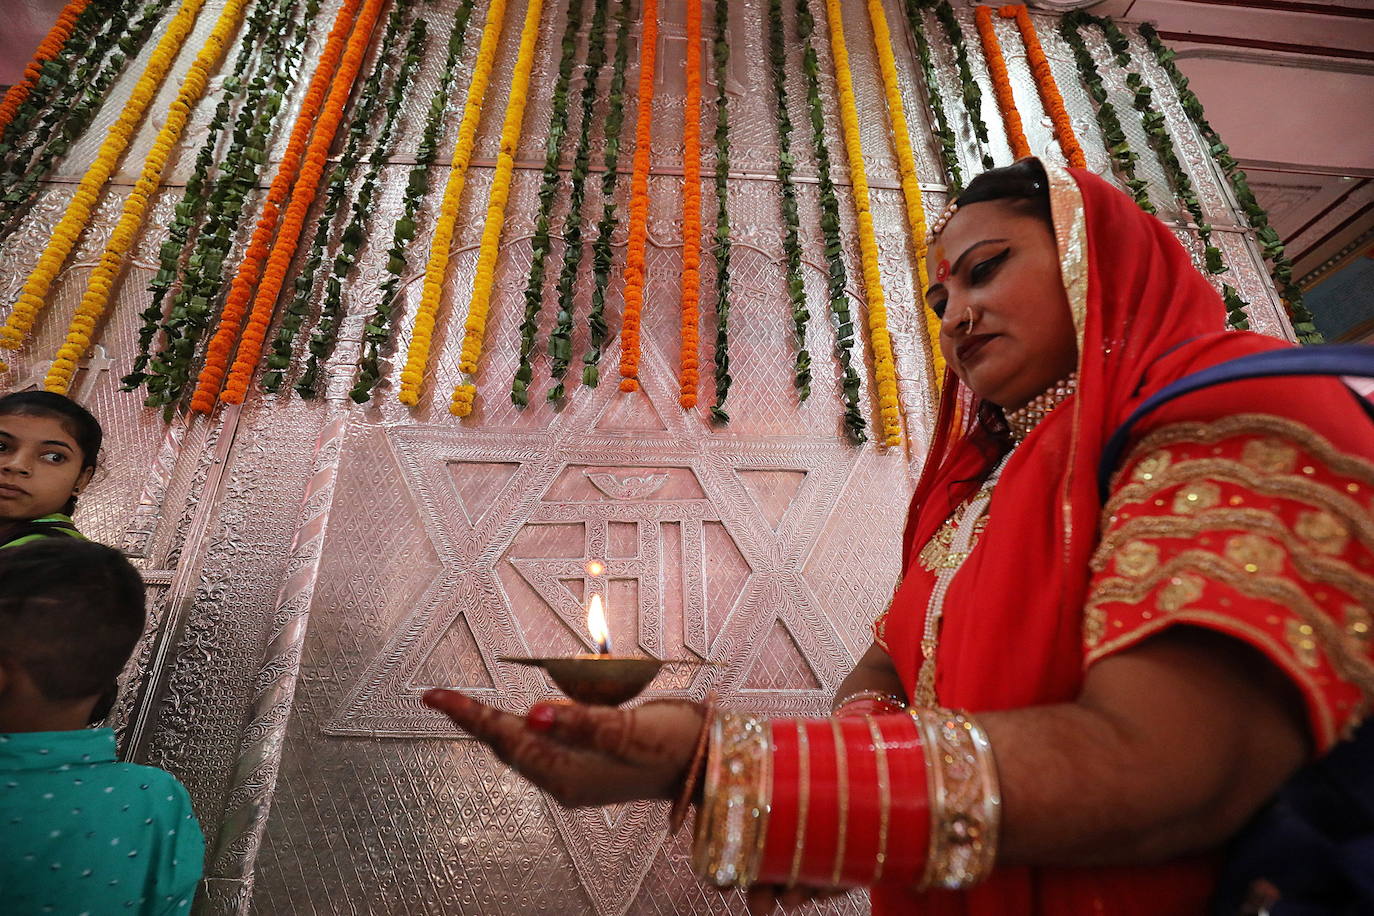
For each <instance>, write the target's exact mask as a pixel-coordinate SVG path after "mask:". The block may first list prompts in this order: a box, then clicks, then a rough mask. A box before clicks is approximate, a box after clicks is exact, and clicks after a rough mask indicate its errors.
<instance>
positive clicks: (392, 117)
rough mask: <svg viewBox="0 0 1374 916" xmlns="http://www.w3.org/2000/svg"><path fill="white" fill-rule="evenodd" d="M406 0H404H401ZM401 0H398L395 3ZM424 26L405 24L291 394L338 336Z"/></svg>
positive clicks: (305, 389)
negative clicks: (397, 62) (347, 286)
mask: <svg viewBox="0 0 1374 916" xmlns="http://www.w3.org/2000/svg"><path fill="white" fill-rule="evenodd" d="M405 2H408V0H405ZM401 5H402V4H400V3H398V4H397V6H398V8H399V7H400V6H401ZM426 30H427V26H426V24H425V20H423V19H416V20H415V21H414V22H413V23H412V24H411V26H410V37H409V38H408V39H407V40H406V46H405V51H404V52H403V57H402V59H401V69H400V71H399V72H398V73H397V74H396V79H395V81H394V82H392V84H391V94H390V95H388V96H387V100H386V115H385V117H384V118H383V121H382V130H381V132H380V133H379V134H378V136H377V143H376V145H375V146H374V147H373V149H372V154H371V155H370V156H369V157H368V160H367V171H366V172H364V173H363V182H362V185H361V187H359V188H358V194H357V196H356V197H354V198H353V205H352V213H351V216H350V218H349V222H348V225H347V226H345V227H344V230H343V234H342V236H341V237H340V239H339V250H338V251H337V252H336V253H335V255H334V263H333V266H332V268H331V270H330V276H329V278H328V279H327V280H326V281H325V296H324V306H323V307H322V308H321V309H320V322H319V325H318V326H317V327H316V329H315V332H314V333H313V334H311V335H310V356H309V358H307V359H306V362H305V370H304V371H303V372H302V373H301V377H300V380H299V381H297V382H296V393H297V394H299V395H300V396H301V397H303V398H310V397H314V396H315V393H316V391H315V389H316V385H317V384H318V383H319V375H320V369H321V366H322V365H323V363H324V362H325V361H326V360H328V359H329V357H330V355H332V354H333V352H334V348H335V346H337V344H338V339H339V325H340V323H341V322H342V320H343V284H344V281H345V280H347V279H348V275H349V274H350V273H352V272H353V269H354V267H355V266H356V265H357V261H358V250H359V249H360V248H361V247H362V244H363V242H364V240H365V239H366V238H367V223H368V220H369V219H370V218H371V217H372V198H373V196H374V195H375V194H376V193H377V180H378V178H379V177H380V175H381V173H382V166H383V165H385V164H386V160H387V157H388V156H389V155H390V154H391V151H392V148H393V146H394V137H395V133H396V124H397V120H398V118H399V116H400V112H401V102H402V101H403V100H404V99H405V92H406V89H407V87H408V86H409V85H410V81H411V79H412V78H413V77H414V75H415V70H416V68H417V67H419V65H420V61H421V59H422V58H423V57H424V47H425V39H426Z"/></svg>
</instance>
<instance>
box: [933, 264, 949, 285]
mask: <svg viewBox="0 0 1374 916" xmlns="http://www.w3.org/2000/svg"><path fill="white" fill-rule="evenodd" d="M948 277H949V261H941V262H940V263H939V264H938V265H937V266H936V268H935V282H937V283H943V282H945V280H946V279H947V278H948Z"/></svg>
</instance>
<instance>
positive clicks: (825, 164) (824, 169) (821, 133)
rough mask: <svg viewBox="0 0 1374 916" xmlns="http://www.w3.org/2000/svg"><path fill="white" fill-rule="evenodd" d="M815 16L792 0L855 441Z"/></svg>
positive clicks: (848, 422)
mask: <svg viewBox="0 0 1374 916" xmlns="http://www.w3.org/2000/svg"><path fill="white" fill-rule="evenodd" d="M815 30H816V20H815V18H814V17H813V16H812V15H811V4H810V0H797V40H798V42H799V43H800V44H801V47H802V74H803V75H804V76H805V77H806V107H807V113H808V115H809V118H810V121H811V149H812V151H813V153H814V154H815V157H816V171H817V173H818V175H819V176H820V207H821V237H822V239H824V242H825V245H824V251H825V261H826V299H827V301H828V303H829V306H830V313H831V314H832V315H834V317H835V358H836V359H837V360H838V361H839V363H840V391H841V393H842V396H843V398H844V428H845V432H847V433H848V434H849V438H850V440H851V441H853V442H854V443H855V444H856V445H857V444H859V443H862V442H866V441H868V435H867V433H866V432H865V430H866V429H867V428H868V424H867V422H866V421H865V420H864V415H863V411H862V410H861V409H860V407H859V385H860V380H859V373H858V370H857V369H855V368H854V318H853V316H852V315H851V314H850V311H849V292H848V287H849V274H848V271H846V269H845V266H844V243H843V242H842V240H841V239H840V201H839V197H838V196H837V195H836V194H835V182H834V180H833V179H832V178H831V176H830V146H829V144H828V141H827V139H826V136H825V108H824V106H823V105H822V103H821V81H820V61H819V59H818V58H817V56H816V47H815V44H814V42H812V40H811V38H812V35H814V34H815Z"/></svg>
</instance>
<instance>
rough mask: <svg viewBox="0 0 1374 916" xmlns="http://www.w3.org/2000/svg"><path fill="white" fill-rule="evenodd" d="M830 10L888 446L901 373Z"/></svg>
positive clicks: (838, 26) (897, 434)
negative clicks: (896, 362)
mask: <svg viewBox="0 0 1374 916" xmlns="http://www.w3.org/2000/svg"><path fill="white" fill-rule="evenodd" d="M825 8H826V14H827V20H828V23H829V26H830V48H831V56H832V57H833V64H834V67H835V87H836V90H837V91H836V96H837V98H838V101H839V105H840V128H841V133H842V135H843V136H844V147H845V152H846V153H847V155H848V157H849V182H850V190H851V194H852V195H853V198H854V212H855V217H856V222H857V223H858V229H859V257H860V260H861V261H862V263H863V278H864V293H865V295H866V296H867V299H868V337H869V343H870V345H871V346H872V348H873V375H874V380H875V381H876V383H877V388H878V411H879V414H880V416H881V417H882V437H883V442H884V443H885V444H886V445H888V446H896V445H900V444H901V441H902V421H901V416H900V412H899V409H898V404H897V376H896V369H895V367H894V365H893V362H892V339H891V337H890V336H889V335H888V330H887V303H886V301H885V297H884V296H883V279H882V274H881V273H880V272H879V269H878V239H877V236H876V235H875V234H874V231H873V210H872V206H871V204H870V202H869V195H868V175H867V171H866V169H865V167H864V154H863V145H862V143H861V141H860V139H859V112H858V108H857V106H856V105H855V102H854V83H853V76H852V75H851V73H850V69H849V50H848V48H846V47H845V39H844V20H843V18H842V12H841V0H825Z"/></svg>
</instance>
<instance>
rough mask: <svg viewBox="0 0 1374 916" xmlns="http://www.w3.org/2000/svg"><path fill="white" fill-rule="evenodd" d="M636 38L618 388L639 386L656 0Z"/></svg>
mask: <svg viewBox="0 0 1374 916" xmlns="http://www.w3.org/2000/svg"><path fill="white" fill-rule="evenodd" d="M641 16H642V18H643V21H644V26H643V29H644V31H643V33H642V34H641V35H640V41H639V118H638V120H637V121H636V122H635V158H634V167H633V169H632V170H631V172H630V236H629V239H628V242H627V244H626V247H625V289H624V292H623V297H622V298H623V301H624V303H625V305H624V314H623V316H622V318H621V324H620V376H621V378H620V390H621V391H635V390H637V389H638V388H639V352H640V344H639V329H640V311H641V309H643V307H644V255H645V251H644V245H645V242H646V240H647V239H648V235H649V153H650V149H649V146H650V142H651V141H652V139H653V117H654V63H655V59H656V58H657V56H658V0H644V8H643V11H642V13H641Z"/></svg>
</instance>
